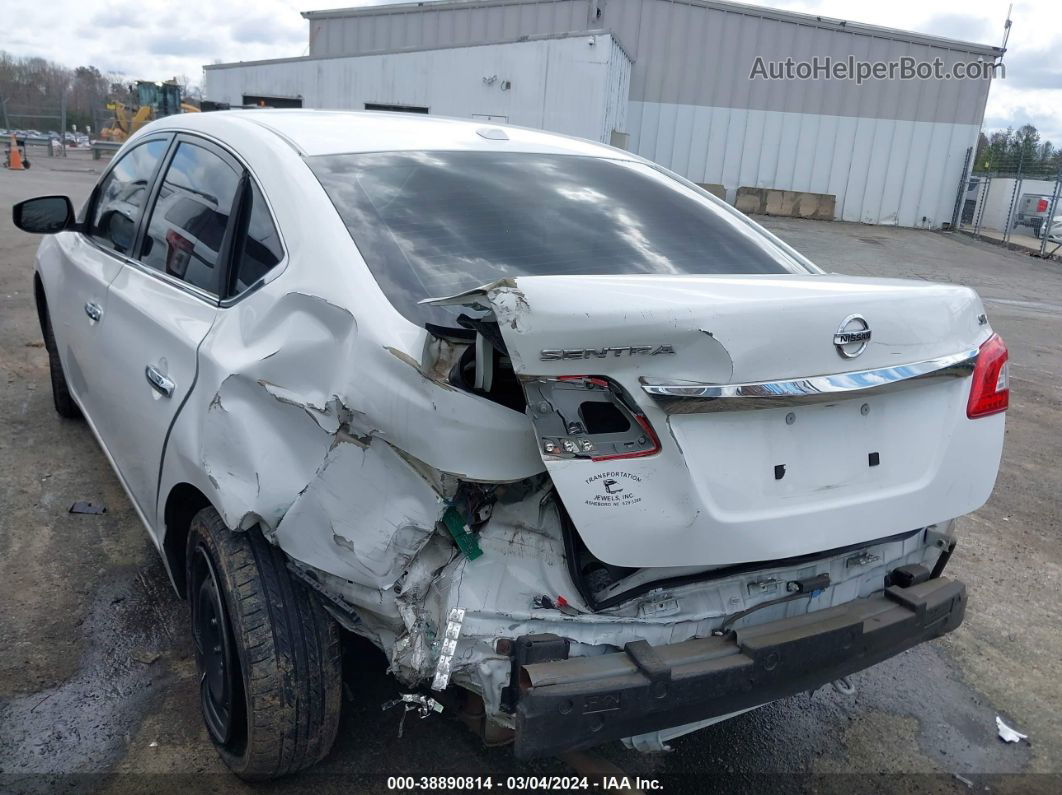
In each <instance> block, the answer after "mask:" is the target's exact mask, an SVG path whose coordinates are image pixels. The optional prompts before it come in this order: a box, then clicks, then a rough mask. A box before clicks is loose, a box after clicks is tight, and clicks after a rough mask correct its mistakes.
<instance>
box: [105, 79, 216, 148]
mask: <svg viewBox="0 0 1062 795" xmlns="http://www.w3.org/2000/svg"><path fill="white" fill-rule="evenodd" d="M136 94H137V105H138V107H137V109H136V111H135V112H131V110H130V108H129V107H128V106H127V105H126V104H125V103H123V102H108V103H107V110H109V111H113V112H114V119H113V120H112V121H111V123H110V124H109V125H107V126H106V127H104V128H103V129H102V130H100V138H101V139H102V140H104V141H113V142H115V143H121V142H122V141H124V140H125V139H126V138H128V137H129V136H130V135H132V134H133V133H135V132H136V131H137V130H139V129H140V128H141V127H143V126H144V125H145V124H147V123H148V122H150V121H154V120H155V119H161V118H162V117H163V116H172V115H173V114H175V113H199V108H197V107H196V106H195V105H191V104H189V103H187V102H182V101H181V87H180V86H179V85H178V84H177V82H176V81H175V80H167V81H165V82H163V83H156V82H152V81H150V80H137V81H136Z"/></svg>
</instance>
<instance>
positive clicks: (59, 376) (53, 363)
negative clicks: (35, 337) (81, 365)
mask: <svg viewBox="0 0 1062 795" xmlns="http://www.w3.org/2000/svg"><path fill="white" fill-rule="evenodd" d="M41 320H42V323H41V325H42V329H41V331H42V332H43V333H44V349H45V350H46V351H47V352H48V374H49V375H50V376H51V379H52V402H53V403H54V404H55V411H56V413H57V414H58V415H59V416H60V417H65V418H66V419H68V420H76V419H78V418H79V417H81V409H80V408H78V405H77V403H75V402H74V398H73V396H71V394H70V388H69V387H68V386H67V385H66V374H65V373H64V372H63V363H62V361H61V360H60V359H59V347H58V346H57V345H56V344H55V335H54V334H53V333H52V318H51V316H50V315H49V313H48V309H47V308H45V310H44V316H43V317H42V318H41Z"/></svg>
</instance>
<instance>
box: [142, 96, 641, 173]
mask: <svg viewBox="0 0 1062 795" xmlns="http://www.w3.org/2000/svg"><path fill="white" fill-rule="evenodd" d="M149 127H151V128H152V129H155V130H159V129H184V130H189V131H200V132H203V133H206V134H214V135H217V136H218V137H220V138H223V139H226V138H228V139H233V138H237V137H238V136H239V134H240V133H241V132H242V133H243V134H247V133H249V132H252V133H254V132H257V133H258V134H261V133H262V132H268V133H272V134H273V135H276V136H279V137H280V138H282V139H284V140H285V141H287V142H288V144H290V145H291V146H292V147H294V148H295V149H296V150H297V151H298V152H300V153H301V154H303V155H307V156H311V157H312V156H316V155H331V154H344V153H352V152H394V151H422V150H444V149H450V150H452V149H468V150H482V151H521V152H542V153H554V154H572V155H589V156H597V157H613V158H614V157H617V156H623V157H625V158H628V159H631V160H640V159H641V158H638V157H636V156H634V155H631V154H630V153H628V152H624V151H622V150H619V149H614V148H612V147H610V146H605V145H603V144H599V143H595V142H593V141H587V140H584V139H581V138H573V137H569V136H566V135H558V134H556V133H547V132H543V131H541V130H532V129H529V128H526V127H516V126H513V125H506V124H494V123H493V122H486V121H477V120H467V119H452V118H447V117H443V116H428V115H422V114H417V113H388V112H381V111H334V110H308V109H302V110H288V109H283V110H282V109H265V108H263V109H256V110H226V111H209V112H206V113H182V114H180V115H177V116H167V117H165V118H163V119H159V120H158V121H157V122H154V123H153V124H151V125H149ZM499 131H500V132H501V133H502V134H501V135H500V134H499ZM233 142H235V141H233Z"/></svg>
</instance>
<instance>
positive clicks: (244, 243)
mask: <svg viewBox="0 0 1062 795" xmlns="http://www.w3.org/2000/svg"><path fill="white" fill-rule="evenodd" d="M244 201H245V202H247V203H248V204H247V205H245V206H244V213H245V217H246V218H247V219H248V220H247V233H246V234H245V235H243V237H242V238H241V239H240V243H239V246H240V248H239V250H238V251H237V252H236V258H235V260H234V262H235V264H234V266H233V269H232V285H231V287H230V289H229V295H238V294H239V293H242V292H243V291H244V290H246V289H247V288H248V287H250V286H251V285H252V284H254V283H255V282H256V281H258V280H259V279H261V278H262V277H263V276H265V275H266V274H267V273H268V272H269V271H270V270H272V269H273V268H274V267H275V266H276V265H277V264H278V263H279V262H280V260H281V259H283V257H284V250H283V249H282V248H281V247H280V236H279V235H278V234H277V228H276V227H275V226H274V225H273V219H272V218H271V217H270V215H269V208H268V207H266V203H265V199H263V198H262V192H261V191H260V190H259V189H258V186H257V185H255V184H254V183H253V182H251V183H250V190H248V191H247V192H246V193H245V194H244ZM248 205H249V206H248Z"/></svg>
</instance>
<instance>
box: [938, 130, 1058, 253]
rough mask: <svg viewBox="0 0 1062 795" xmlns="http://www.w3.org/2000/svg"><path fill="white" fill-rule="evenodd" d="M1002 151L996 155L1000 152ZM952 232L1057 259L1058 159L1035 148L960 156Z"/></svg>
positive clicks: (983, 149) (982, 148)
mask: <svg viewBox="0 0 1062 795" xmlns="http://www.w3.org/2000/svg"><path fill="white" fill-rule="evenodd" d="M1000 150H1002V151H1000ZM951 226H952V228H953V229H956V230H959V231H961V232H966V233H968V234H971V235H973V236H975V237H977V238H981V239H986V240H993V241H995V242H997V243H1001V244H1004V245H1007V246H1010V247H1012V248H1016V249H1020V250H1024V251H1027V252H1028V253H1030V254H1034V255H1036V256H1040V257H1044V258H1051V257H1059V258H1062V157H1059V156H1058V155H1057V154H1054V153H1053V152H1052V151H1051V149H1050V144H1048V145H1047V149H1046V150H1045V149H1044V147H1043V146H1042V145H1041V146H1035V145H1034V146H1021V145H1020V144H1019V145H1017V146H1013V147H1012V148H1011V149H1010V150H1009V151H1008V150H1006V149H1003V147H998V148H997V150H996V151H992V150H991V148H990V147H989V146H986V145H985V142H984V141H982V143H981V145H980V146H978V147H977V149H976V150H975V149H974V147H971V148H970V149H968V150H967V152H966V165H965V167H964V169H963V174H962V179H961V180H960V182H959V185H958V189H957V192H956V197H955V209H954V212H953V214H952V224H951Z"/></svg>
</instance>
